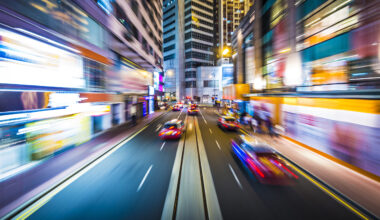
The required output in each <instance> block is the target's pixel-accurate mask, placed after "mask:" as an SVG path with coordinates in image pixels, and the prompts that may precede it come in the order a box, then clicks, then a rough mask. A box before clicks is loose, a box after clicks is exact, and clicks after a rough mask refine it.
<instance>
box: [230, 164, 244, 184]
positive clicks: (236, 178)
mask: <svg viewBox="0 0 380 220" xmlns="http://www.w3.org/2000/svg"><path fill="white" fill-rule="evenodd" d="M228 166H229V167H230V170H231V173H232V175H233V176H234V178H235V180H236V183H237V184H238V185H239V187H240V189H243V186H242V185H241V183H240V181H239V179H238V177H237V176H236V173H235V171H234V169H233V168H232V167H231V164H228Z"/></svg>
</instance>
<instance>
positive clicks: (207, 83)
mask: <svg viewBox="0 0 380 220" xmlns="http://www.w3.org/2000/svg"><path fill="white" fill-rule="evenodd" d="M216 85H217V81H216V80H204V81H203V87H208V88H210V87H216Z"/></svg>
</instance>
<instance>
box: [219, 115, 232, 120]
mask: <svg viewBox="0 0 380 220" xmlns="http://www.w3.org/2000/svg"><path fill="white" fill-rule="evenodd" d="M222 118H224V119H234V120H235V118H234V117H232V116H222Z"/></svg>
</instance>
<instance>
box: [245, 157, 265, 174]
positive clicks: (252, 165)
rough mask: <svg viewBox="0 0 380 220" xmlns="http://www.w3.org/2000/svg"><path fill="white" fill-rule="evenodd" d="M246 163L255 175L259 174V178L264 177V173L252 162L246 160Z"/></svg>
mask: <svg viewBox="0 0 380 220" xmlns="http://www.w3.org/2000/svg"><path fill="white" fill-rule="evenodd" d="M247 162H248V163H249V165H250V166H251V167H252V168H253V169H254V170H255V171H256V173H257V174H259V175H260V176H261V177H263V178H264V177H265V175H264V173H263V172H262V171H261V170H260V168H258V167H257V166H256V164H255V162H253V161H252V160H250V159H248V160H247Z"/></svg>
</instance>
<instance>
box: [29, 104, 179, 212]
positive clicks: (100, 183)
mask: <svg viewBox="0 0 380 220" xmlns="http://www.w3.org/2000/svg"><path fill="white" fill-rule="evenodd" d="M179 115H180V112H171V113H169V114H166V115H165V116H162V117H161V118H159V119H158V120H156V121H155V122H153V123H152V124H150V125H149V126H148V127H147V128H146V129H145V130H144V131H143V132H141V133H139V134H138V135H136V136H135V137H134V138H133V139H131V140H130V141H129V142H127V143H126V144H125V145H124V146H122V147H121V148H119V149H118V150H117V151H115V152H114V153H113V154H111V155H110V156H109V157H108V158H106V159H105V160H103V161H102V162H101V163H99V164H97V165H96V166H95V167H93V168H92V169H91V170H89V171H88V172H87V173H85V174H84V175H82V176H81V177H80V178H78V179H77V180H76V181H74V182H73V183H71V184H70V185H69V186H67V187H66V188H65V189H63V190H62V191H61V192H59V193H58V194H57V195H56V196H54V197H53V198H52V199H51V200H50V201H48V202H47V203H46V204H45V205H43V206H42V207H41V208H39V209H38V210H37V211H36V212H34V213H33V214H32V215H31V216H30V219H126V218H128V219H159V218H160V217H161V213H162V208H163V205H164V202H165V197H166V193H167V190H168V184H169V179H170V175H171V169H172V166H173V163H174V158H175V154H176V149H177V145H178V141H166V143H165V145H164V146H163V148H162V149H161V147H162V144H163V143H164V142H163V141H162V140H160V139H159V137H158V135H157V134H158V132H157V131H156V130H157V128H158V127H159V126H160V125H163V123H164V122H166V121H168V120H171V119H174V118H177V117H178V116H179ZM185 116H186V114H183V113H182V114H181V115H180V118H181V119H184V117H185ZM160 149H161V150H160ZM148 170H149V172H148ZM144 177H145V178H144Z"/></svg>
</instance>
